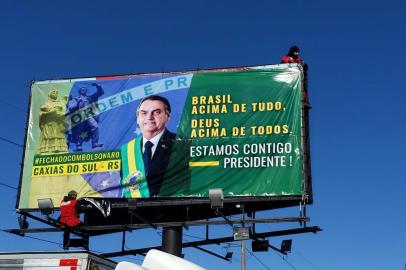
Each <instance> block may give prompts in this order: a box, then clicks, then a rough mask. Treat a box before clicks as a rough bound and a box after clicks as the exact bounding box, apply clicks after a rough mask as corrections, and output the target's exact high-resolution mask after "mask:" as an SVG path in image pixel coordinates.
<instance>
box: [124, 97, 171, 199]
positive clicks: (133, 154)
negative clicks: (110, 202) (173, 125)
mask: <svg viewBox="0 0 406 270" xmlns="http://www.w3.org/2000/svg"><path fill="white" fill-rule="evenodd" d="M170 114H171V105H170V103H169V101H168V100H167V99H166V98H164V97H162V96H157V95H151V96H147V97H145V98H144V99H142V100H141V102H140V104H139V106H138V108H137V112H136V116H137V124H138V126H139V128H140V130H141V133H142V134H141V135H139V136H138V137H137V138H135V139H133V140H131V141H130V142H128V143H127V144H125V145H123V146H122V147H121V159H122V164H121V166H122V169H121V173H122V180H121V184H122V186H123V197H127V198H145V197H146V198H148V197H154V196H157V195H158V194H159V192H160V190H161V187H162V181H163V178H164V176H165V173H166V169H167V166H168V163H169V157H170V155H171V149H172V145H173V143H174V141H175V137H176V135H175V134H174V133H172V132H170V131H169V130H168V129H167V128H166V125H167V123H168V121H169V117H170Z"/></svg>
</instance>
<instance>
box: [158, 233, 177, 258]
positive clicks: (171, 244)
mask: <svg viewBox="0 0 406 270" xmlns="http://www.w3.org/2000/svg"><path fill="white" fill-rule="evenodd" d="M162 251H165V252H167V253H169V254H172V255H175V256H178V257H181V256H182V227H164V228H163V234H162Z"/></svg>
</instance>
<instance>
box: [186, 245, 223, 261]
mask: <svg viewBox="0 0 406 270" xmlns="http://www.w3.org/2000/svg"><path fill="white" fill-rule="evenodd" d="M193 248H195V249H198V250H201V251H203V252H206V253H208V254H210V255H213V256H214V257H217V258H220V259H222V260H225V261H228V262H229V261H230V259H228V258H226V257H224V256H221V255H218V254H217V253H214V252H213V251H210V250H208V249H205V248H202V247H193Z"/></svg>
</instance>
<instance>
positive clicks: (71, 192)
mask: <svg viewBox="0 0 406 270" xmlns="http://www.w3.org/2000/svg"><path fill="white" fill-rule="evenodd" d="M77 196H78V193H77V192H76V191H74V190H71V191H69V193H68V199H69V200H72V199H76V197H77Z"/></svg>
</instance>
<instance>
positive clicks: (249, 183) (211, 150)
mask: <svg viewBox="0 0 406 270" xmlns="http://www.w3.org/2000/svg"><path fill="white" fill-rule="evenodd" d="M302 80H303V71H302V68H301V66H300V65H296V64H292V65H288V64H283V65H269V66H257V67H243V68H233V69H218V70H211V71H199V72H193V71H190V72H174V73H159V74H158V73H154V74H139V75H125V76H111V77H94V78H80V79H70V80H49V81H37V82H33V84H32V86H31V102H30V114H29V122H28V127H27V139H26V143H25V153H24V163H23V169H22V176H21V180H20V196H19V201H18V208H19V209H33V208H37V199H40V198H52V199H53V201H54V202H55V203H56V202H59V201H60V200H61V199H62V198H63V196H65V195H66V194H67V193H68V192H69V191H70V190H76V191H77V192H78V193H79V197H84V196H86V197H105V198H152V197H158V198H179V197H201V196H208V190H209V189H210V188H222V189H223V191H224V195H225V196H285V195H286V196H288V195H289V196H291V195H302V194H303V193H304V192H305V191H304V187H303V185H304V177H305V176H304V162H303V141H302V140H303V138H302V136H303V134H302V133H303V130H302V125H303V124H302V122H303V121H302V120H303V119H302V116H303V115H302V114H303V111H302V96H303V93H302V92H303V89H302V87H303V86H302Z"/></svg>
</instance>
